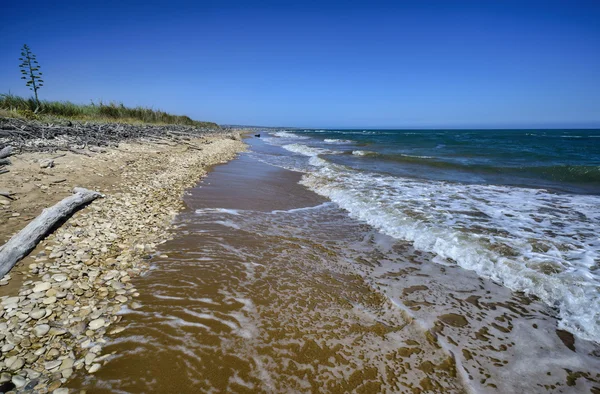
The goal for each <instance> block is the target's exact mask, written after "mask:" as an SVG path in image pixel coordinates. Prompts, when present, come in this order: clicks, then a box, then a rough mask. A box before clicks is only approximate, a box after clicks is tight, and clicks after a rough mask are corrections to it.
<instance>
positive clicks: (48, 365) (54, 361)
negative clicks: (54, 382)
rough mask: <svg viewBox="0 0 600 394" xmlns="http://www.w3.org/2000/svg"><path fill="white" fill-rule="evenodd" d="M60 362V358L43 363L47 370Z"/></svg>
mask: <svg viewBox="0 0 600 394" xmlns="http://www.w3.org/2000/svg"><path fill="white" fill-rule="evenodd" d="M60 364H62V361H61V360H52V361H48V362H47V363H45V364H44V366H45V367H46V369H47V370H49V371H50V370H52V369H55V368H58V367H59V366H60Z"/></svg>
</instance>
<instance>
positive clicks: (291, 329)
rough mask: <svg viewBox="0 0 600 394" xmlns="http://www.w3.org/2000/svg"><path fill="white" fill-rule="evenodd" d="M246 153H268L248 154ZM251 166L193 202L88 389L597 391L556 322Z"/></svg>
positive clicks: (575, 344)
mask: <svg viewBox="0 0 600 394" xmlns="http://www.w3.org/2000/svg"><path fill="white" fill-rule="evenodd" d="M254 144H255V146H253V149H265V148H264V147H263V146H262V145H260V143H254ZM299 179H300V176H299V174H296V173H292V172H289V171H286V170H282V169H278V168H275V167H271V166H268V165H266V164H262V163H259V162H257V161H255V160H253V159H252V157H251V156H249V155H247V154H244V155H242V156H241V157H240V158H239V159H237V160H234V161H233V162H231V163H229V164H226V165H222V166H218V167H216V168H215V170H214V171H213V172H212V173H211V174H210V175H209V176H208V177H207V178H206V179H204V180H203V182H201V184H200V185H199V187H197V188H195V189H193V190H191V191H190V193H189V195H188V196H186V203H187V205H188V209H187V210H186V211H185V212H183V213H182V214H181V215H180V216H179V217H178V219H177V222H176V226H177V227H176V229H175V230H174V239H173V240H172V241H169V242H167V243H166V244H164V245H163V246H162V248H161V249H160V250H161V253H162V255H160V256H155V257H154V258H153V259H152V270H151V271H150V272H148V274H146V275H145V276H143V277H141V278H138V279H137V280H136V283H135V286H136V288H138V289H139V291H140V293H141V297H140V298H139V302H140V303H141V304H142V308H141V309H138V310H135V311H133V310H124V311H123V324H124V325H125V326H126V329H125V330H124V331H122V332H120V333H119V334H116V335H114V336H113V337H111V338H110V340H109V345H107V346H106V347H105V348H104V352H105V353H111V352H115V353H114V355H113V356H111V357H110V358H109V359H108V362H107V363H106V365H105V366H104V367H103V368H101V369H100V370H99V371H98V372H97V373H96V374H94V375H91V376H85V375H84V374H81V375H79V376H77V378H76V379H75V380H74V381H73V382H72V383H71V385H70V387H73V388H84V389H87V390H88V392H107V393H108V392H180V393H197V392H333V393H335V392H340V393H341V392H363V393H374V392H407V393H420V392H469V391H476V392H594V393H598V392H600V373H599V372H598V371H600V362H599V360H600V350H599V348H598V346H597V345H594V344H592V343H589V342H585V341H581V340H578V339H576V338H573V337H572V336H571V335H570V334H567V333H565V332H560V331H557V330H556V320H555V319H554V318H553V317H552V316H553V311H552V310H550V309H549V308H547V307H545V306H543V305H541V304H540V303H538V302H536V301H535V300H533V299H531V298H528V297H525V296H523V295H520V294H515V293H512V292H510V291H509V290H507V289H505V288H503V287H501V286H499V285H497V284H494V283H492V282H490V281H486V280H484V279H481V278H479V277H477V276H476V275H475V274H474V273H472V272H469V271H466V270H463V269H461V268H459V267H457V266H454V265H441V264H437V263H435V262H432V260H434V256H432V255H429V254H425V253H420V252H418V251H415V250H414V249H413V248H412V247H411V246H410V245H408V244H406V243H403V242H399V241H396V240H394V239H392V238H390V237H387V236H383V235H381V234H378V233H377V232H375V231H374V230H373V229H372V228H370V227H369V226H367V225H364V224H361V223H359V222H357V221H355V220H352V219H350V218H349V217H348V216H347V214H346V213H345V211H342V210H340V209H339V208H338V207H337V206H336V205H334V204H332V203H330V202H327V201H326V200H324V199H323V198H321V197H319V196H317V195H315V194H313V193H311V192H309V191H308V190H306V189H304V188H303V187H302V186H300V185H298V184H297V182H298V180H299Z"/></svg>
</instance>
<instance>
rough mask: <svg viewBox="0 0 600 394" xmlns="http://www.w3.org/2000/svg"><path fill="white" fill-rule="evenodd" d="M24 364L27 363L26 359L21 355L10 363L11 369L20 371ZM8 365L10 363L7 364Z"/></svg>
mask: <svg viewBox="0 0 600 394" xmlns="http://www.w3.org/2000/svg"><path fill="white" fill-rule="evenodd" d="M23 365H25V360H23V359H22V358H21V357H18V358H17V359H16V360H15V361H14V362H13V363H12V364H11V365H10V367H9V368H10V369H12V370H13V371H18V370H19V369H21V368H23ZM7 367H8V364H7Z"/></svg>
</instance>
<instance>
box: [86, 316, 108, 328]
mask: <svg viewBox="0 0 600 394" xmlns="http://www.w3.org/2000/svg"><path fill="white" fill-rule="evenodd" d="M104 324H106V322H105V321H104V319H102V318H100V319H96V320H92V321H91V322H90V324H89V325H88V327H89V329H90V330H97V329H99V328H100V327H104Z"/></svg>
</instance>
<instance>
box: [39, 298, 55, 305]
mask: <svg viewBox="0 0 600 394" xmlns="http://www.w3.org/2000/svg"><path fill="white" fill-rule="evenodd" d="M42 302H43V303H44V304H46V305H50V304H54V303H55V302H56V297H54V296H52V297H47V298H44V299H43V300H42Z"/></svg>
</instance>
